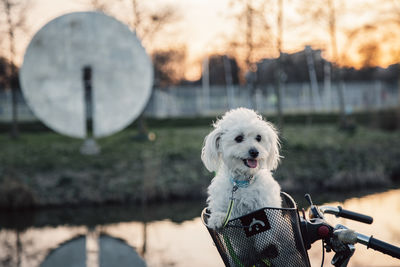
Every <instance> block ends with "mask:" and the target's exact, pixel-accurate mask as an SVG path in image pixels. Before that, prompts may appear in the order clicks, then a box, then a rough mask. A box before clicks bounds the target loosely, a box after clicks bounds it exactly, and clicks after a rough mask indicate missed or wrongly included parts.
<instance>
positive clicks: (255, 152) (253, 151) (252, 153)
mask: <svg viewBox="0 0 400 267" xmlns="http://www.w3.org/2000/svg"><path fill="white" fill-rule="evenodd" d="M249 154H250V156H251V157H252V158H254V159H255V158H257V157H258V151H257V149H255V148H252V149H250V150H249Z"/></svg>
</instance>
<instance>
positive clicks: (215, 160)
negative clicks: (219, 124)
mask: <svg viewBox="0 0 400 267" xmlns="http://www.w3.org/2000/svg"><path fill="white" fill-rule="evenodd" d="M221 135H222V132H221V130H219V129H214V131H212V132H211V133H209V134H208V135H207V136H206V138H204V145H203V149H202V151H201V160H202V161H203V163H204V165H205V166H206V168H207V170H209V171H210V172H213V171H217V170H218V166H219V149H220V148H219V142H220V139H221Z"/></svg>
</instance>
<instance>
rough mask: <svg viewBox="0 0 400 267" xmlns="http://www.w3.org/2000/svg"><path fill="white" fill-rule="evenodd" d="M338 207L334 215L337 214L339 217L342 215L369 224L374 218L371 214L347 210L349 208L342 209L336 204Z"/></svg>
mask: <svg viewBox="0 0 400 267" xmlns="http://www.w3.org/2000/svg"><path fill="white" fill-rule="evenodd" d="M338 209H339V213H338V214H337V215H336V216H339V217H343V218H347V219H350V220H354V221H359V222H363V223H368V224H371V223H372V222H373V220H374V219H373V218H372V217H371V216H368V215H364V214H361V213H357V212H353V211H349V210H345V209H342V207H341V206H338Z"/></svg>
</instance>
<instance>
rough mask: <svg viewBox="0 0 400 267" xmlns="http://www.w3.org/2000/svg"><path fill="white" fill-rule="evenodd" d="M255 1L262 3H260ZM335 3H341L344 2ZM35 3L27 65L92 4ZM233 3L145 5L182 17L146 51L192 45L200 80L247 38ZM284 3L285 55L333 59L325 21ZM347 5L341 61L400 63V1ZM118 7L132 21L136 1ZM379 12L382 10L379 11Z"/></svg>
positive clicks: (186, 0)
mask: <svg viewBox="0 0 400 267" xmlns="http://www.w3.org/2000/svg"><path fill="white" fill-rule="evenodd" d="M253 1H255V2H257V0H253ZM259 1H260V0H259ZM332 1H334V2H335V4H336V3H337V2H340V1H335V0H332ZM31 2H32V7H31V9H30V10H29V12H28V13H27V24H28V26H29V27H28V31H27V32H26V33H24V34H20V35H19V38H18V44H17V64H21V63H22V58H23V53H24V51H25V48H26V47H27V45H28V43H29V41H30V39H31V38H32V36H33V35H34V33H35V32H37V31H38V30H39V29H40V28H41V27H42V26H44V25H45V24H46V23H47V22H49V21H50V20H52V19H54V18H55V17H57V16H60V15H62V14H65V13H68V12H73V11H87V10H90V7H89V5H88V2H90V1H89V0H74V1H71V0H31ZM104 2H105V3H110V2H107V1H104ZM232 2H233V0H217V1H216V0H152V1H139V3H143V4H144V5H145V6H146V8H148V9H153V10H154V9H157V8H158V7H160V6H165V5H171V6H174V8H175V9H176V12H177V14H178V17H179V19H178V20H177V22H175V23H173V24H171V25H169V26H167V27H166V28H165V29H164V30H163V31H162V32H161V33H160V34H159V35H158V36H157V38H155V39H154V40H153V41H152V42H151V44H147V45H145V47H146V49H147V50H148V51H149V52H151V51H153V50H155V49H163V48H168V47H170V46H177V45H178V46H181V47H186V63H185V74H184V75H185V78H187V79H189V80H194V79H198V78H199V77H200V75H201V61H202V59H203V58H204V57H205V56H206V55H209V54H215V53H217V54H225V53H230V52H227V51H229V49H228V48H229V45H228V43H229V42H230V41H232V40H235V39H237V40H240V39H241V38H242V37H241V36H240V34H239V33H238V30H237V28H238V26H237V21H235V19H234V18H233V15H232V14H233V13H234V12H235V10H234V8H232V5H230V3H232ZM283 2H284V20H283V52H287V53H291V52H295V51H299V50H302V49H303V47H304V46H305V45H307V44H311V45H312V46H313V47H314V48H318V49H322V50H324V53H323V56H324V57H326V58H327V59H328V60H330V59H331V46H330V39H329V34H328V27H327V25H324V23H323V22H317V23H309V22H311V21H307V19H306V17H305V16H303V14H300V13H299V11H298V6H299V4H301V3H302V2H301V0H291V1H287V0H283ZM341 2H342V5H340V8H341V9H340V10H338V13H339V15H337V43H338V50H339V54H341V56H340V59H341V62H340V63H341V64H342V65H350V66H354V67H357V68H360V67H361V66H362V64H363V63H365V62H368V64H372V65H380V66H383V67H386V66H388V65H390V64H394V63H397V62H398V61H399V60H400V52H399V51H400V49H399V48H398V47H399V46H400V45H399V44H400V38H399V37H397V36H400V26H399V25H400V1H398V2H396V0H365V1H362V0H352V1H343V0H342V1H341ZM113 3H115V4H113V5H110V6H111V7H110V10H109V14H110V15H112V16H115V17H116V18H117V19H119V20H121V21H123V22H129V21H131V19H130V18H131V14H130V9H129V8H123V7H124V6H125V7H129V6H130V1H129V0H119V1H113ZM270 3H271V6H270V7H268V12H269V13H268V14H266V16H267V20H268V21H269V22H270V25H271V35H270V36H269V38H270V40H269V42H270V43H272V44H274V43H275V40H274V38H275V36H276V30H275V28H276V23H275V22H276V10H277V7H275V6H274V5H275V4H276V3H277V1H270ZM396 3H397V4H396ZM360 6H361V8H360ZM396 8H398V9H396ZM378 9H379V10H380V11H379V12H377V10H378ZM388 10H389V11H390V12H392V13H393V14H395V15H394V16H393V14H392V13H391V14H390V15H389V14H388V15H387V17H388V18H390V19H392V18H394V19H395V20H396V19H397V24H396V22H394V23H387V24H382V25H380V27H381V28H382V29H384V32H385V33H382V32H381V31H380V30H377V31H376V32H377V33H373V34H372V33H368V34H369V35H368V36H369V38H365V36H366V33H360V34H358V35H356V36H355V37H354V38H353V39H352V40H350V41H349V39H348V38H347V36H348V34H349V32H351V30H352V29H353V28H357V27H360V26H361V25H363V24H366V23H368V22H369V21H372V19H373V18H375V17H374V16H377V14H378V15H382V14H383V13H384V12H388ZM396 12H398V13H396ZM396 14H397V17H396ZM378 26H379V25H378ZM379 32H381V33H379ZM385 34H386V35H385ZM382 40H384V41H382ZM374 43H375V44H374ZM376 43H377V44H378V45H376ZM3 46H4V44H3ZM360 47H361V48H360ZM368 49H369V50H368ZM260 51H261V52H257V53H255V60H257V59H261V58H263V57H276V55H277V52H276V50H275V48H274V45H272V46H271V44H269V46H268V47H267V46H266V48H265V49H261V50H260ZM360 51H361V53H360ZM366 51H369V53H370V54H368V53H367V54H368V55H367V56H366V55H365V54H366ZM371 53H372V54H371ZM234 54H235V55H236V56H237V57H239V58H240V57H241V56H242V55H241V54H240V53H239V54H238V53H237V52H236V53H234ZM366 57H367V58H366Z"/></svg>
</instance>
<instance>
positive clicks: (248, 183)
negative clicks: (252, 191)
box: [229, 176, 254, 188]
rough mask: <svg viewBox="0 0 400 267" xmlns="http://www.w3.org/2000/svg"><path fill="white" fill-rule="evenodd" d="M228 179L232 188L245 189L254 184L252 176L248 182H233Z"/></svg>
mask: <svg viewBox="0 0 400 267" xmlns="http://www.w3.org/2000/svg"><path fill="white" fill-rule="evenodd" d="M229 179H230V180H231V182H232V184H233V186H237V187H240V188H246V187H248V186H249V185H250V184H252V183H253V182H254V176H251V177H250V179H249V180H234V179H233V178H232V177H229Z"/></svg>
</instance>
